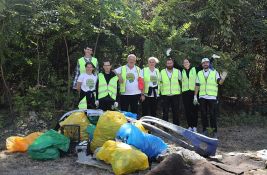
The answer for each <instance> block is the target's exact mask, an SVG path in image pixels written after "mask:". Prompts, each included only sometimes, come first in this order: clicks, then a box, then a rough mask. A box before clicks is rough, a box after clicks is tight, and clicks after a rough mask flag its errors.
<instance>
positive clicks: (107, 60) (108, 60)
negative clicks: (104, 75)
mask: <svg viewBox="0 0 267 175" xmlns="http://www.w3.org/2000/svg"><path fill="white" fill-rule="evenodd" d="M106 62H109V64H110V65H111V61H110V59H104V61H103V65H104V63H106Z"/></svg>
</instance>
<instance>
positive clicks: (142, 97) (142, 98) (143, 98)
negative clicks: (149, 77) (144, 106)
mask: <svg viewBox="0 0 267 175" xmlns="http://www.w3.org/2000/svg"><path fill="white" fill-rule="evenodd" d="M140 99H141V102H143V101H145V99H146V97H145V95H144V94H142V95H141V98H140Z"/></svg>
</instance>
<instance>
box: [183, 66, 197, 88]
mask: <svg viewBox="0 0 267 175" xmlns="http://www.w3.org/2000/svg"><path fill="white" fill-rule="evenodd" d="M196 78H197V71H196V68H194V67H193V68H192V69H191V70H190V71H189V78H188V77H187V75H186V71H185V70H183V71H182V92H185V91H189V90H191V91H194V90H195V84H196Z"/></svg>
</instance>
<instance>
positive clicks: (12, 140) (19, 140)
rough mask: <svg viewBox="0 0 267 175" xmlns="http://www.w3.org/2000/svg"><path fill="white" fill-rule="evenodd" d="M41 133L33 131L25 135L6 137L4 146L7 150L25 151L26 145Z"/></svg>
mask: <svg viewBox="0 0 267 175" xmlns="http://www.w3.org/2000/svg"><path fill="white" fill-rule="evenodd" d="M41 134H42V133H41V132H34V133H31V134H29V135H28V136H26V137H19V136H11V137H8V138H7V139H6V148H7V150H8V151H9V152H26V151H27V150H28V147H29V146H30V145H31V144H32V143H33V142H34V140H35V139H36V138H38V137H39V136H40V135H41Z"/></svg>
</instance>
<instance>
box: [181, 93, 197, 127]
mask: <svg viewBox="0 0 267 175" xmlns="http://www.w3.org/2000/svg"><path fill="white" fill-rule="evenodd" d="M182 97H183V104H184V109H185V116H186V120H187V125H188V127H197V121H198V114H197V112H198V106H197V105H194V104H193V100H194V91H190V90H189V91H185V92H183V93H182Z"/></svg>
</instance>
